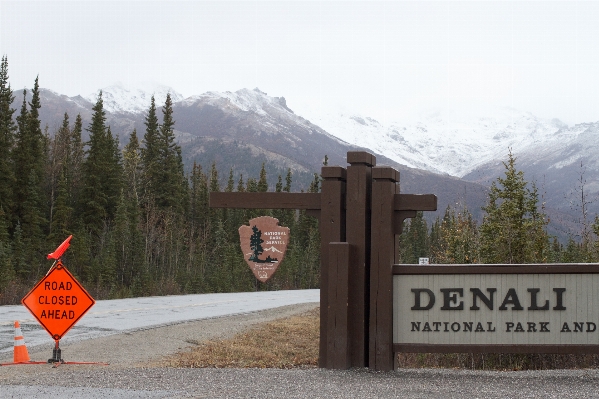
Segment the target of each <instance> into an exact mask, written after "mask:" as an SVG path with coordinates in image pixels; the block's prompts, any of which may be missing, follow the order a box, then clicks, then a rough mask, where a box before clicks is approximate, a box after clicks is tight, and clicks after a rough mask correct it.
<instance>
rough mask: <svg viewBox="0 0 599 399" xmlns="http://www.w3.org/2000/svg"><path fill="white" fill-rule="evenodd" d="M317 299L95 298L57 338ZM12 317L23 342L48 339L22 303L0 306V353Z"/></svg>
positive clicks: (312, 293)
mask: <svg viewBox="0 0 599 399" xmlns="http://www.w3.org/2000/svg"><path fill="white" fill-rule="evenodd" d="M319 301H320V290H293V291H261V292H241V293H229V294H201V295H177V296H162V297H145V298H129V299H115V300H109V301H98V302H97V303H96V305H95V306H94V307H93V308H92V309H91V310H90V311H89V312H88V313H87V314H86V315H85V316H84V317H83V318H82V319H81V320H80V321H79V322H78V323H77V325H76V326H75V327H73V328H72V329H71V330H70V331H69V332H68V333H67V334H66V336H65V337H64V338H63V339H62V340H61V342H62V343H65V344H67V343H72V342H77V341H80V340H83V339H90V338H98V337H104V336H109V335H112V334H117V333H123V332H131V331H137V330H143V329H147V328H153V327H157V326H165V325H171V324H177V323H182V322H186V321H192V320H201V319H208V318H213V317H221V316H229V315H235V314H243V313H249V312H255V311H259V310H264V309H272V308H276V307H281V306H286V305H294V304H299V303H312V302H319ZM15 320H19V322H20V324H21V329H22V331H23V335H24V337H25V343H26V344H27V347H36V346H39V345H46V346H47V345H48V344H49V343H50V344H51V343H52V342H53V341H52V338H50V335H49V334H48V333H47V332H46V331H45V330H44V329H43V328H42V327H41V326H40V325H39V324H38V322H37V321H36V320H35V319H34V318H33V316H32V315H31V313H29V311H28V310H27V309H26V308H25V307H24V306H22V305H15V306H0V353H3V352H8V351H12V350H13V349H12V348H13V344H14V321H15Z"/></svg>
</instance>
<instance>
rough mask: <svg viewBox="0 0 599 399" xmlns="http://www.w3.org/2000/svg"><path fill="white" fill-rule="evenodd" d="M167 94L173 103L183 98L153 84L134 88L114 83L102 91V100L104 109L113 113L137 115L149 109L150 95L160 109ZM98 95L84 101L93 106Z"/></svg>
mask: <svg viewBox="0 0 599 399" xmlns="http://www.w3.org/2000/svg"><path fill="white" fill-rule="evenodd" d="M167 93H171V100H172V101H173V103H175V102H178V101H181V100H183V96H182V95H181V94H179V93H177V92H176V91H175V90H173V89H172V88H171V87H168V86H164V85H161V84H158V83H153V82H143V83H139V84H136V85H135V86H128V85H124V84H122V83H116V84H114V85H112V86H108V87H105V88H103V89H102V100H103V102H104V109H105V110H106V111H108V112H113V113H124V112H128V113H139V112H146V111H147V110H148V108H149V107H150V100H151V98H152V95H153V96H154V100H155V101H156V107H160V106H162V105H163V104H164V102H165V100H166V95H167ZM97 98H98V93H93V94H90V95H88V96H87V97H85V99H86V100H88V101H90V102H91V103H92V104H95V103H96V101H97Z"/></svg>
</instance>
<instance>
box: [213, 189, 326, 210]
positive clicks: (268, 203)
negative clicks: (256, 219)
mask: <svg viewBox="0 0 599 399" xmlns="http://www.w3.org/2000/svg"><path fill="white" fill-rule="evenodd" d="M210 207H211V208H242V209H320V194H319V193H217V192H213V193H210Z"/></svg>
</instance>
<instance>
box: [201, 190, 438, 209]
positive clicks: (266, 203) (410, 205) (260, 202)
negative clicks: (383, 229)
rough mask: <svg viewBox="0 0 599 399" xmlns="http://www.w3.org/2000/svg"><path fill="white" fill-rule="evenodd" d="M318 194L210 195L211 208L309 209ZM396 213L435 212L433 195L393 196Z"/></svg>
mask: <svg viewBox="0 0 599 399" xmlns="http://www.w3.org/2000/svg"><path fill="white" fill-rule="evenodd" d="M320 201H321V199H320V193H220V192H214V193H210V207H212V208H245V209H311V210H319V209H320V208H321V202H320ZM394 210H396V211H436V210H437V196H436V195H433V194H395V198H394Z"/></svg>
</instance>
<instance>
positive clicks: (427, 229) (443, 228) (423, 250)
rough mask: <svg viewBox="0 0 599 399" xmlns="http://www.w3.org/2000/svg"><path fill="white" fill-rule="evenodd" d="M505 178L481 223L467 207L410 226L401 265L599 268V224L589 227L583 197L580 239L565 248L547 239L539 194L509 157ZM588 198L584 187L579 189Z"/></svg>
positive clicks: (494, 191) (492, 190)
mask: <svg viewBox="0 0 599 399" xmlns="http://www.w3.org/2000/svg"><path fill="white" fill-rule="evenodd" d="M503 164H504V167H505V174H504V176H503V177H499V178H497V180H496V181H494V182H493V183H492V185H491V188H490V191H489V195H488V199H487V204H486V206H484V207H483V211H484V212H485V213H484V216H483V220H482V222H481V223H478V222H477V221H476V220H475V219H474V217H473V216H472V214H471V213H470V211H469V210H468V208H467V207H465V206H464V207H448V208H447V209H446V210H445V214H444V215H443V217H438V218H437V219H436V220H435V221H433V222H432V223H431V224H430V226H429V224H428V223H427V221H426V220H425V218H424V215H423V213H422V212H419V213H417V216H416V217H415V218H413V219H411V221H409V222H408V223H406V226H405V229H404V232H403V233H402V235H401V242H402V246H401V250H400V254H399V255H400V262H401V263H418V260H419V258H421V257H425V258H429V261H430V262H431V263H440V264H448V263H456V264H469V263H508V264H517V263H587V262H599V241H598V240H597V236H599V218H598V217H597V216H595V219H594V221H590V220H589V217H588V214H587V212H585V211H584V209H585V206H586V205H588V201H589V200H588V198H585V196H584V195H583V196H582V197H581V204H580V205H579V206H578V208H579V210H582V213H583V215H582V217H581V219H580V220H581V228H580V230H581V233H580V235H579V237H575V236H573V235H571V234H570V235H569V238H568V240H567V243H566V244H563V243H561V242H560V241H558V239H557V238H556V237H552V236H551V235H549V234H548V233H547V224H548V223H549V218H548V217H547V215H546V214H545V210H544V204H542V203H539V194H538V189H537V187H536V186H535V185H534V184H529V183H528V182H527V181H526V180H525V179H524V173H523V172H522V171H519V170H517V168H516V158H515V157H514V156H513V154H512V153H511V151H510V153H509V154H508V160H507V161H506V162H504V163H503ZM578 190H579V191H581V190H582V192H583V193H584V185H582V186H581V187H579V188H578Z"/></svg>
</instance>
